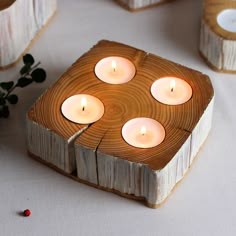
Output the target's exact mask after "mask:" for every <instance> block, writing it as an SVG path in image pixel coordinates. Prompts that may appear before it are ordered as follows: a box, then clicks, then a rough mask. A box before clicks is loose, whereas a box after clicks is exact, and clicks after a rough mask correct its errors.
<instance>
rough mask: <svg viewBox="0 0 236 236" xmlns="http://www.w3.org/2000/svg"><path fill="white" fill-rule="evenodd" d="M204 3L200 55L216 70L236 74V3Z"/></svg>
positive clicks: (228, 0)
mask: <svg viewBox="0 0 236 236" xmlns="http://www.w3.org/2000/svg"><path fill="white" fill-rule="evenodd" d="M203 2H204V4H203V15H202V22H201V36H200V54H201V55H202V57H203V58H204V60H205V61H206V63H207V64H208V65H209V66H210V67H211V68H213V69H214V70H216V71H222V72H229V73H236V1H234V0H214V1H213V0H204V1H203Z"/></svg>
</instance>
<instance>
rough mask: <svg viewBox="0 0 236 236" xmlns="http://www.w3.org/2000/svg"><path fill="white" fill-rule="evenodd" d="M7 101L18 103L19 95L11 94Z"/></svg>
mask: <svg viewBox="0 0 236 236" xmlns="http://www.w3.org/2000/svg"><path fill="white" fill-rule="evenodd" d="M7 101H8V102H9V103H10V104H16V103H17V102H18V96H17V95H15V94H11V95H9V96H8V97H7Z"/></svg>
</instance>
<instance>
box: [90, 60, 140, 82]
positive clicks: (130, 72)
mask: <svg viewBox="0 0 236 236" xmlns="http://www.w3.org/2000/svg"><path fill="white" fill-rule="evenodd" d="M94 70H95V74H96V76H97V77H98V78H99V79H100V80H102V81H103V82H106V83H109V84H123V83H127V82H128V81H130V80H131V79H133V77H134V76H135V73H136V69H135V66H134V64H133V63H132V62H131V61H130V60H128V59H126V58H124V57H115V56H112V57H105V58H103V59H101V60H100V61H99V62H98V63H97V64H96V66H95V69H94Z"/></svg>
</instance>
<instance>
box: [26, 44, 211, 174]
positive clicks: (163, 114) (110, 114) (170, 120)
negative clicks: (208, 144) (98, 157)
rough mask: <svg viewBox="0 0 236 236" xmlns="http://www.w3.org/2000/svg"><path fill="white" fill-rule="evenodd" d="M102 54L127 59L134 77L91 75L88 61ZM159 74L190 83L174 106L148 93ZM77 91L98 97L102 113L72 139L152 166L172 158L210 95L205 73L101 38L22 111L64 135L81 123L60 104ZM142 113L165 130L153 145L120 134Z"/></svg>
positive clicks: (69, 133)
mask: <svg viewBox="0 0 236 236" xmlns="http://www.w3.org/2000/svg"><path fill="white" fill-rule="evenodd" d="M107 56H121V57H125V58H127V59H129V60H131V61H132V62H133V63H134V65H135V67H136V70H137V72H136V76H135V77H134V79H132V80H131V81H130V82H128V83H126V84H121V85H111V84H106V83H104V82H102V81H100V80H99V79H97V77H96V75H95V73H94V66H95V64H96V63H97V62H98V61H99V60H100V59H102V58H104V57H107ZM164 76H176V77H179V78H181V79H183V80H186V81H187V82H188V83H189V84H190V85H191V87H192V89H193V96H192V98H191V99H190V100H189V101H188V102H186V103H185V104H182V105H178V106H168V105H164V104H161V103H159V102H158V101H156V100H155V99H154V98H153V97H152V96H151V94H150V87H151V85H152V83H153V82H154V81H155V80H157V79H158V78H161V77H164ZM80 93H85V94H90V95H93V96H95V97H97V98H99V99H100V100H101V101H102V102H103V104H104V106H105V114H104V116H103V117H102V118H101V119H100V120H99V121H97V122H95V123H94V124H93V125H92V126H91V127H89V128H88V129H87V130H86V131H85V132H84V133H83V134H82V135H81V136H80V138H79V139H78V140H76V144H79V145H81V146H84V147H87V148H90V149H93V150H97V151H98V152H101V153H104V154H108V155H111V156H115V157H117V158H120V159H123V160H128V161H131V162H138V163H142V164H145V165H148V166H149V167H150V168H151V169H153V170H159V169H161V168H163V167H164V166H165V165H166V164H167V163H168V162H169V161H170V160H171V159H172V158H173V156H174V155H175V154H176V152H177V151H178V150H179V149H180V148H181V146H182V145H183V144H184V143H185V141H186V140H187V138H188V137H189V136H190V135H191V132H192V131H193V129H194V128H195V126H196V125H197V123H198V121H199V119H200V117H201V116H202V115H203V112H204V111H205V109H206V108H207V105H208V104H209V102H210V101H211V100H212V98H213V95H214V92H213V88H212V85H211V82H210V80H209V78H208V76H206V75H203V74H202V73H200V72H197V71H194V70H191V69H189V68H186V67H184V66H181V65H179V64H176V63H174V62H170V61H168V60H165V59H162V58H160V57H158V56H155V55H152V54H148V53H146V52H144V51H142V50H138V49H135V48H133V47H130V46H126V45H123V44H120V43H116V42H110V41H105V40H103V41H100V42H99V43H98V44H97V45H96V46H94V47H93V48H92V49H91V50H90V51H89V52H88V53H85V54H84V55H83V56H82V57H81V58H80V59H79V60H77V61H76V62H75V63H74V64H73V65H72V66H71V67H70V68H69V69H68V70H67V71H66V72H65V73H64V74H63V75H62V76H61V78H60V79H59V80H58V81H57V82H56V83H55V84H54V85H53V86H52V87H51V88H49V89H48V90H47V92H45V93H44V94H43V95H42V96H41V97H40V98H39V99H38V100H37V102H36V103H35V104H34V105H33V107H32V108H31V109H30V111H29V112H28V119H29V120H32V121H34V122H36V123H38V124H40V125H42V126H43V127H46V128H48V129H50V130H53V132H55V133H56V134H58V135H59V136H61V137H63V138H64V139H65V140H68V139H69V138H70V137H71V136H73V135H74V134H75V133H76V132H77V131H78V130H80V129H81V128H82V127H84V126H83V125H79V124H75V123H72V122H70V121H68V120H67V119H65V118H64V117H63V115H62V114H61V111H60V108H61V105H62V103H63V101H64V100H65V99H67V98H68V97H70V96H72V95H75V94H80ZM143 116H145V117H149V118H153V119H156V120H157V121H159V122H160V123H162V125H163V126H164V128H165V130H166V138H165V140H164V142H163V143H161V144H160V145H158V146H157V147H155V148H150V149H138V148H134V147H131V146H130V145H128V144H127V143H126V142H125V141H124V140H123V139H122V137H121V128H122V126H123V125H124V124H125V122H127V121H128V120H130V119H132V118H135V117H143Z"/></svg>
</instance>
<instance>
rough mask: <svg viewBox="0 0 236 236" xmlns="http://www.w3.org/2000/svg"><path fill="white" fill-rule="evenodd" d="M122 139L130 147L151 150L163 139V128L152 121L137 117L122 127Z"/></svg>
mask: <svg viewBox="0 0 236 236" xmlns="http://www.w3.org/2000/svg"><path fill="white" fill-rule="evenodd" d="M121 133H122V137H123V139H124V140H125V141H126V142H127V143H128V144H129V145H131V146H134V147H137V148H152V147H155V146H157V145H159V144H160V143H161V142H162V141H163V140H164V139H165V129H164V127H163V126H162V125H161V124H160V123H159V122H157V121H156V120H154V119H151V118H146V117H138V118H134V119H132V120H129V121H128V122H126V123H125V124H124V126H123V127H122V131H121Z"/></svg>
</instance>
